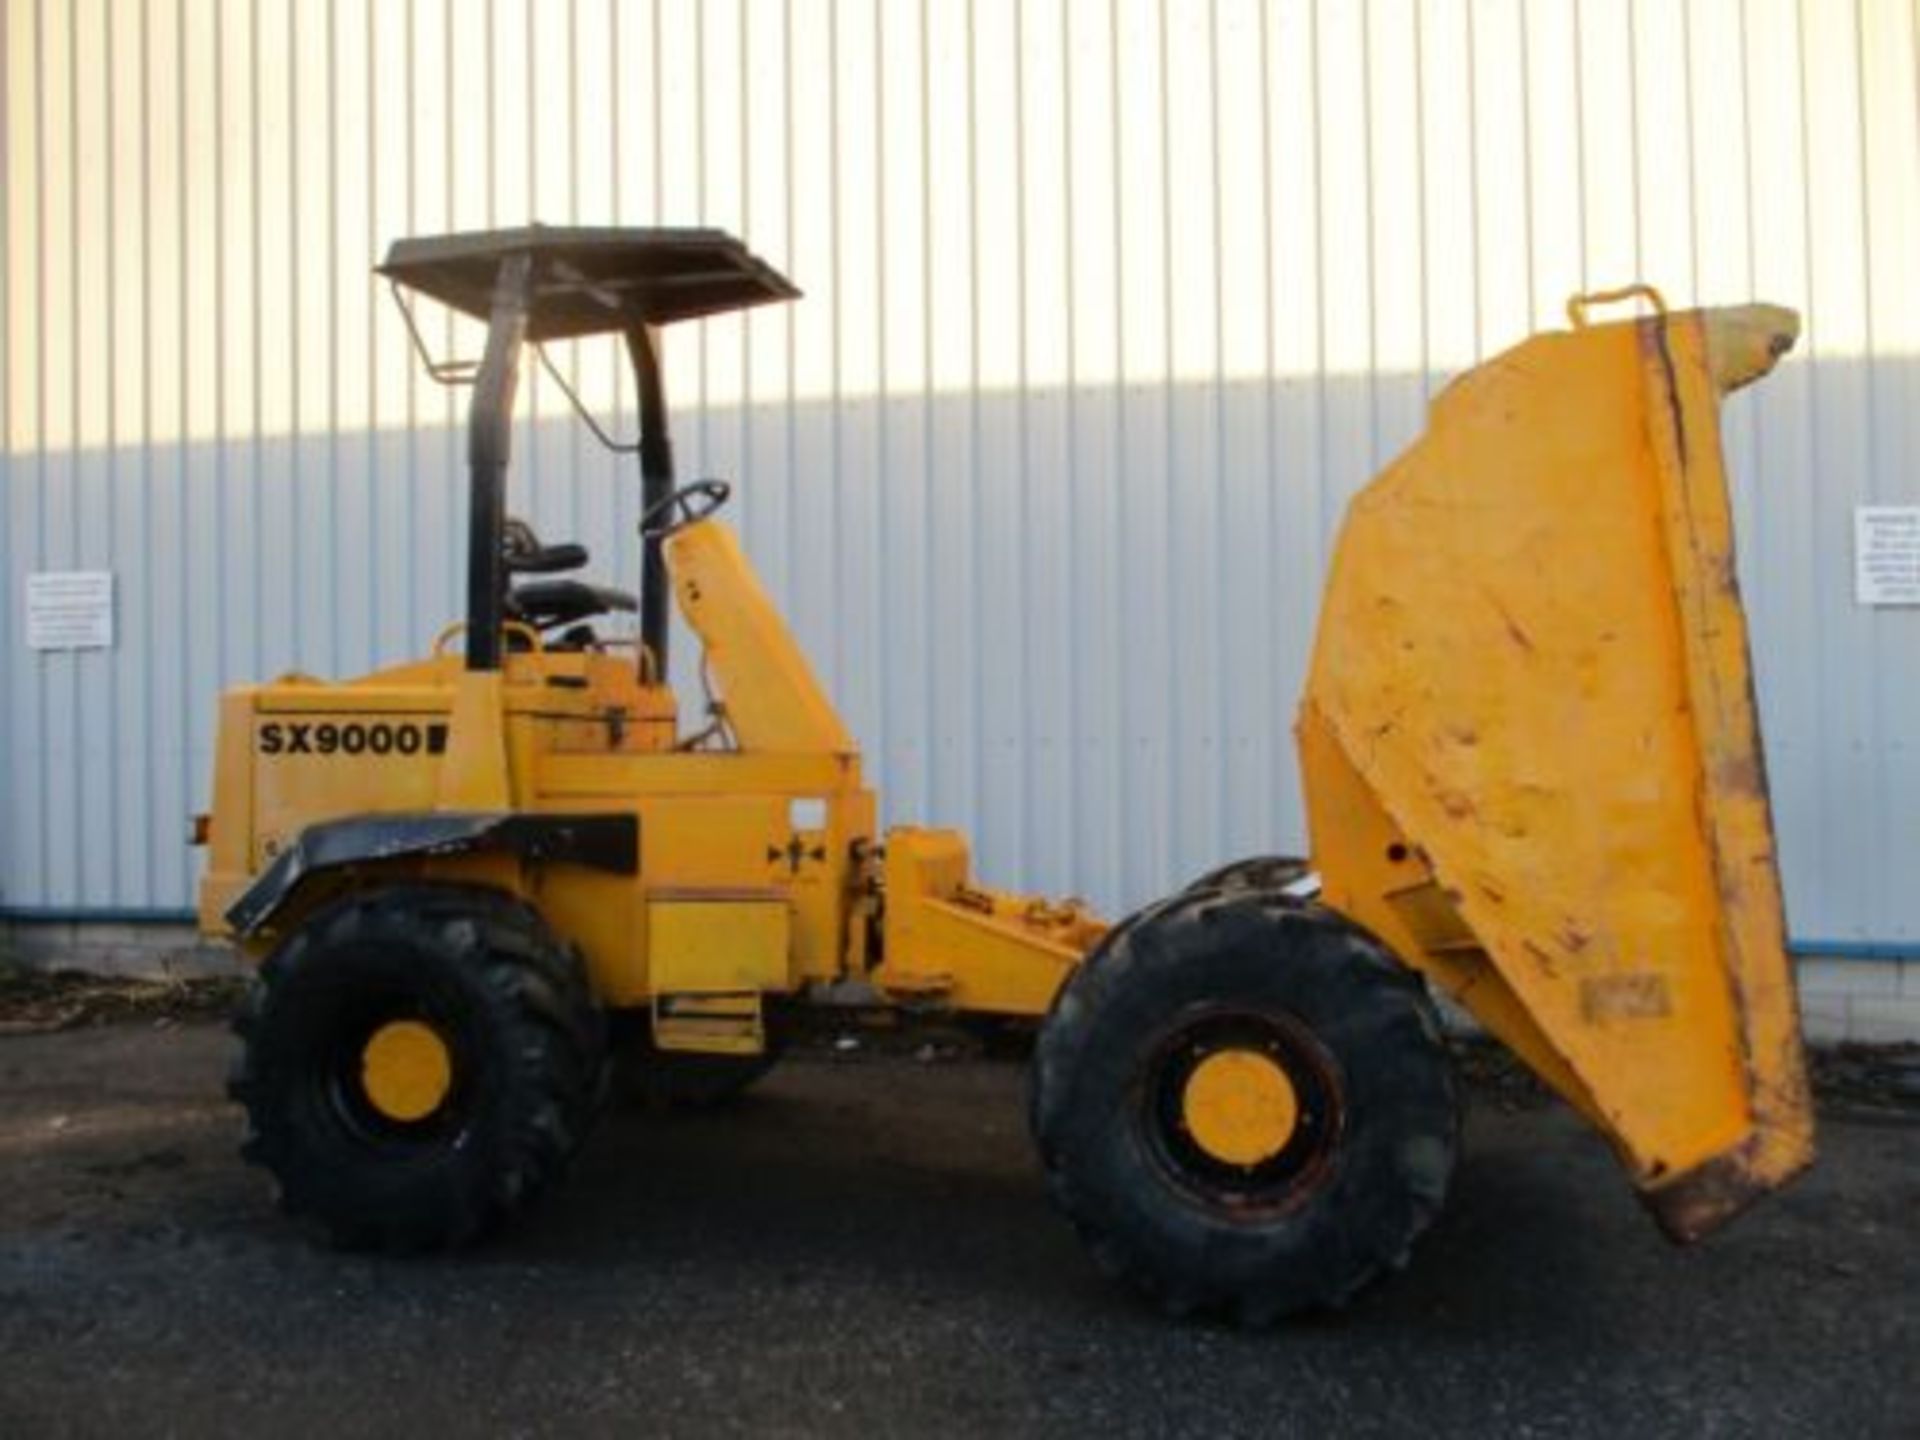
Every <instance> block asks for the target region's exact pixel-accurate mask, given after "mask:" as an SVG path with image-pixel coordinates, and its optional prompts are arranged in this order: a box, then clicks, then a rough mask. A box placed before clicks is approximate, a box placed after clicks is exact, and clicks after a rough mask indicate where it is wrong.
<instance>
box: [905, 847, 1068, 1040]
mask: <svg viewBox="0 0 1920 1440" xmlns="http://www.w3.org/2000/svg"><path fill="white" fill-rule="evenodd" d="M969 870H970V865H969V859H968V854H967V842H966V840H965V839H964V838H962V837H961V836H960V835H958V834H956V833H955V832H953V831H951V830H919V829H908V828H905V827H896V828H895V829H893V830H890V831H888V832H887V858H886V887H885V888H886V897H887V907H886V921H885V929H884V932H883V936H884V943H883V944H882V946H881V952H882V954H883V955H884V956H885V960H884V961H883V963H882V964H881V966H880V968H879V969H878V970H876V971H875V972H874V977H873V978H874V982H875V983H876V984H878V985H880V986H881V987H883V988H884V989H887V990H889V991H893V992H895V993H897V994H900V995H902V996H907V997H914V998H923V999H937V1000H940V1001H942V1002H944V1003H947V1004H951V1005H953V1006H956V1007H957V1008H959V1009H962V1010H981V1011H994V1012H1000V1013H1003V1014H1014V1015H1044V1014H1045V1013H1046V1011H1047V1007H1048V1006H1049V1005H1051V1004H1052V1003H1053V996H1054V992H1055V991H1057V990H1058V989H1059V988H1060V985H1061V984H1062V982H1064V981H1065V980H1066V978H1067V976H1068V974H1069V973H1071V972H1072V970H1073V967H1074V966H1075V965H1077V964H1078V963H1079V962H1080V959H1081V957H1082V956H1083V955H1085V954H1086V952H1087V951H1088V950H1090V949H1092V948H1093V946H1094V944H1095V943H1096V942H1097V941H1098V940H1099V938H1100V936H1101V935H1102V934H1104V933H1105V929H1106V927H1105V926H1104V925H1103V924H1102V923H1101V922H1100V921H1099V920H1098V919H1096V918H1095V917H1094V916H1092V915H1091V914H1089V913H1088V912H1087V911H1086V910H1085V909H1084V908H1083V907H1082V906H1081V905H1079V904H1078V903H1077V902H1075V901H1066V902H1064V903H1054V902H1051V901H1047V900H1042V899H1038V898H1036V897H1033V896H1027V895H1009V894H1005V893H1002V892H999V891H993V890H984V889H981V888H979V887H977V886H976V885H974V884H973V882H972V879H971V876H970V874H969Z"/></svg>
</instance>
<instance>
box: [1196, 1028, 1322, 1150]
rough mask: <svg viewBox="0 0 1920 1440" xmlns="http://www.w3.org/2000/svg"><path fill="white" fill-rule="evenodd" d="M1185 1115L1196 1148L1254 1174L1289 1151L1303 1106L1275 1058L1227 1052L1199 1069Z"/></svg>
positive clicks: (1259, 1054) (1205, 1062) (1222, 1052)
mask: <svg viewBox="0 0 1920 1440" xmlns="http://www.w3.org/2000/svg"><path fill="white" fill-rule="evenodd" d="M1180 1111H1181V1114H1180V1118H1181V1121H1182V1123H1183V1124H1184V1125H1185V1126H1186V1129H1187V1134H1188V1135H1189V1136H1191V1137H1192V1139H1193V1143H1194V1144H1196V1145H1198V1146H1199V1147H1200V1148H1201V1149H1202V1150H1204V1151H1205V1152H1206V1153H1207V1154H1208V1155H1209V1156H1211V1157H1212V1158H1213V1159H1215V1160H1218V1161H1221V1162H1222V1163H1224V1164H1227V1165H1239V1166H1242V1167H1245V1168H1249V1169H1250V1168H1252V1167H1253V1166H1255V1165H1258V1164H1260V1163H1261V1162H1262V1161H1265V1160H1271V1159H1272V1158H1273V1157H1274V1156H1275V1155H1278V1154H1279V1153H1280V1152H1281V1151H1282V1150H1284V1149H1286V1148H1287V1141H1289V1140H1290V1139H1292V1138H1293V1131H1294V1127H1295V1125H1297V1124H1298V1123H1299V1120H1300V1101H1299V1098H1298V1097H1297V1096H1296V1095H1295V1094H1294V1090H1293V1082H1292V1081H1291V1080H1289V1079H1288V1078H1287V1072H1286V1071H1285V1070H1283V1069H1281V1068H1280V1066H1279V1065H1278V1064H1276V1063H1275V1062H1274V1060H1273V1059H1272V1057H1270V1056H1268V1055H1265V1054H1263V1053H1262V1052H1260V1051H1258V1050H1222V1051H1219V1052H1218V1053H1216V1054H1213V1055H1209V1056H1207V1058H1206V1059H1204V1060H1202V1061H1201V1062H1200V1063H1199V1064H1198V1065H1196V1066H1194V1067H1193V1073H1192V1074H1190V1075H1189V1076H1187V1084H1186V1089H1185V1090H1184V1091H1183V1092H1182V1093H1181V1096H1180Z"/></svg>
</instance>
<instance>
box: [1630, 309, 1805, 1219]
mask: <svg viewBox="0 0 1920 1440" xmlns="http://www.w3.org/2000/svg"><path fill="white" fill-rule="evenodd" d="M1677 324H1685V325H1687V326H1688V327H1689V329H1690V330H1691V331H1692V333H1691V334H1687V335H1686V336H1684V343H1683V345H1682V347H1681V349H1682V351H1683V354H1682V355H1681V356H1680V357H1676V355H1675V353H1674V346H1673V343H1672V342H1673V339H1674V338H1675V337H1674V335H1673V331H1674V330H1675V328H1676V325H1677ZM1798 333H1799V317H1798V316H1796V315H1794V314H1793V313H1792V312H1791V311H1785V310H1780V309H1777V308H1775V307H1771V306H1752V307H1742V308H1741V309H1737V310H1723V311H1697V312H1693V313H1691V314H1688V315H1685V316H1672V317H1668V316H1658V317H1652V318H1649V319H1647V320H1644V321H1641V322H1640V339H1641V349H1642V354H1643V357H1644V360H1645V362H1646V374H1647V379H1648V384H1649V386H1650V388H1652V389H1654V390H1655V391H1656V392H1657V397H1658V398H1659V399H1660V400H1662V401H1664V403H1662V404H1656V405H1650V406H1649V409H1648V423H1649V429H1650V431H1651V432H1652V433H1651V435H1650V437H1649V438H1650V439H1651V441H1652V443H1653V448H1654V451H1655V453H1656V455H1658V456H1659V458H1660V461H1661V464H1662V468H1663V469H1665V470H1666V471H1667V472H1668V475H1667V478H1668V481H1669V485H1668V498H1669V501H1670V503H1671V504H1672V505H1673V506H1674V509H1675V513H1674V514H1672V515H1670V516H1669V524H1668V537H1669V545H1670V550H1671V552H1672V559H1673V563H1674V567H1675V575H1676V578H1677V579H1678V580H1679V582H1680V584H1679V586H1678V589H1679V591H1680V592H1681V593H1680V594H1679V595H1678V596H1677V597H1676V598H1677V599H1679V601H1680V603H1681V608H1682V610H1683V611H1684V612H1691V620H1692V623H1688V624H1683V626H1682V635H1683V643H1684V645H1685V647H1686V649H1687V651H1688V667H1687V668H1688V678H1689V685H1690V687H1691V689H1692V701H1693V709H1694V712H1695V716H1696V721H1697V723H1702V731H1701V734H1700V739H1701V748H1702V755H1701V758H1702V786H1701V794H1700V796H1699V805H1700V811H1701V816H1700V818H1701V824H1702V828H1703V830H1704V832H1705V835H1706V837H1707V840H1708V844H1709V846H1710V848H1711V851H1712V855H1713V864H1714V876H1715V883H1716V887H1717V889H1718V891H1719V895H1720V900H1721V925H1722V931H1721V950H1722V954H1723V955H1725V956H1726V958H1727V961H1728V964H1727V971H1726V978H1727V983H1728V986H1729V988H1730V989H1731V991H1732V993H1733V998H1734V1007H1733V1008H1734V1015H1735V1017H1736V1024H1737V1036H1736V1046H1737V1056H1738V1061H1739V1064H1740V1068H1741V1071H1742V1074H1743V1076H1744V1079H1745V1082H1746V1090H1747V1095H1748V1103H1749V1111H1750V1127H1749V1129H1748V1131H1747V1134H1746V1135H1745V1137H1744V1138H1743V1139H1742V1140H1741V1141H1740V1142H1739V1143H1737V1144H1735V1145H1733V1146H1731V1147H1730V1148H1728V1149H1726V1150H1724V1151H1722V1152H1721V1153H1719V1154H1718V1155H1715V1156H1713V1157H1712V1158H1710V1159H1708V1160H1706V1161H1704V1162H1702V1163H1700V1164H1697V1165H1695V1166H1693V1167H1691V1168H1690V1169H1688V1170H1686V1171H1685V1172H1683V1173H1681V1174H1679V1175H1675V1176H1672V1177H1669V1178H1663V1179H1659V1180H1655V1181H1652V1182H1651V1183H1647V1184H1643V1185H1642V1186H1641V1187H1640V1190H1639V1193H1640V1198H1641V1201H1642V1203H1643V1204H1645V1206H1646V1207H1647V1209H1648V1211H1649V1212H1650V1213H1651V1214H1652V1215H1653V1218H1654V1220H1655V1221H1656V1223H1658V1224H1659V1226H1660V1228H1661V1230H1662V1231H1663V1232H1664V1233H1665V1234H1666V1236H1667V1237H1668V1238H1669V1239H1670V1240H1672V1241H1674V1242H1675V1243H1676V1244H1683V1245H1684V1244H1690V1243H1692V1242H1694V1241H1696V1240H1699V1239H1701V1238H1703V1237H1705V1236H1707V1235H1709V1234H1711V1233H1713V1232H1714V1231H1715V1230H1718V1229H1719V1228H1721V1227H1722V1226H1723V1225H1725V1224H1727V1223H1728V1222H1729V1221H1731V1220H1732V1219H1734V1218H1735V1217H1736V1216H1738V1215H1740V1214H1741V1213H1743V1212H1744V1211H1745V1210H1747V1209H1748V1207H1750V1206H1751V1205H1752V1204H1753V1203H1754V1201H1756V1200H1758V1199H1760V1198H1761V1197H1763V1196H1765V1195H1768V1194H1771V1193H1772V1192H1774V1191H1775V1190H1778V1189H1779V1188H1781V1187H1782V1186H1784V1185H1786V1184H1788V1183H1790V1182H1791V1181H1792V1180H1794V1179H1795V1178H1796V1177H1798V1176H1800V1175H1802V1174H1804V1173H1805V1172H1806V1171H1807V1169H1808V1168H1809V1167H1810V1166H1811V1165H1812V1163H1813V1158H1814V1153H1813V1144H1812V1118H1811V1117H1812V1106H1811V1100H1810V1096H1809V1091H1808V1085H1807V1078H1806V1066H1805V1057H1804V1052H1803V1051H1802V1048H1801V1044H1800V1038H1799V1037H1800V1017H1799V1004H1798V995H1797V993H1796V990H1795V987H1794V983H1793V979H1792V972H1791V969H1790V968H1789V962H1788V959H1787V955H1786V945H1785V932H1786V926H1785V916H1784V911H1783V907H1782V905H1781V901H1780V892H1779V881H1778V876H1777V871H1776V870H1775V869H1774V868H1773V865H1774V860H1773V857H1774V854H1775V853H1776V852H1775V849H1774V841H1773V818H1772V801H1771V795H1770V792H1769V786H1768V778H1767V771H1766V762H1765V754H1764V751H1763V749H1762V747H1761V743H1760V731H1759V711H1758V706H1757V704H1756V698H1755V693H1754V686H1753V667H1752V658H1751V654H1750V651H1749V650H1748V647H1747V642H1746V633H1745V614H1744V611H1743V609H1742V607H1741V601H1740V593H1739V579H1738V575H1737V573H1736V570H1735V565H1734V558H1733V553H1732V531H1731V516H1730V514H1729V513H1728V512H1729V511H1730V508H1731V507H1730V502H1729V498H1728V495H1727V477H1726V475H1725V470H1724V462H1723V461H1722V459H1721V454H1720V448H1719V402H1720V399H1721V397H1722V396H1723V395H1724V394H1726V393H1727V392H1729V391H1731V390H1733V389H1736V388H1738V387H1740V386H1742V385H1745V384H1748V383H1751V382H1752V381H1753V380H1755V379H1758V378H1759V377H1760V376H1762V375H1764V374H1766V373H1767V372H1768V371H1769V370H1771V369H1772V368H1773V365H1774V363H1775V361H1776V360H1777V359H1778V358H1779V357H1780V356H1781V355H1782V354H1784V353H1785V352H1786V351H1787V350H1788V349H1789V348H1790V347H1791V346H1792V345H1793V343H1794V340H1795V339H1796V338H1797V336H1798ZM1689 409H1692V410H1693V411H1694V416H1695V421H1696V424H1695V426H1694V427H1692V433H1690V432H1689V426H1688V424H1687V414H1688V411H1689ZM1663 420H1664V421H1665V422H1666V423H1665V424H1663V423H1662V421H1663ZM1669 427H1670V428H1669ZM1702 440H1706V441H1708V442H1710V443H1708V444H1705V445H1702V444H1701V443H1700V442H1701V441H1702ZM1701 467H1704V468H1706V469H1708V470H1710V471H1713V472H1715V473H1711V474H1707V475H1700V474H1698V473H1696V471H1697V469H1698V468H1701ZM1702 503H1705V504H1708V505H1712V506H1714V507H1715V508H1716V509H1717V510H1718V512H1719V513H1718V514H1716V515H1715V516H1713V517H1711V518H1712V520H1713V521H1714V523H1712V524H1709V525H1707V526H1704V527H1703V526H1702V525H1701V520H1702V518H1703V517H1702V516H1701V514H1700V513H1699V509H1698V507H1699V506H1700V505H1701V504H1702ZM1703 532H1704V533H1703ZM1683 535H1684V537H1685V540H1684V543H1679V542H1681V537H1682V536H1683ZM1709 537H1710V538H1709ZM1722 625H1724V626H1726V627H1727V628H1728V630H1729V631H1730V632H1737V637H1738V639H1737V644H1738V649H1739V652H1740V658H1741V659H1742V660H1744V662H1745V664H1744V672H1743V673H1742V671H1741V667H1739V666H1732V667H1729V666H1728V665H1727V664H1726V663H1725V658H1724V656H1720V655H1717V654H1716V653H1715V647H1714V645H1713V644H1712V643H1711V642H1710V641H1709V640H1708V638H1707V637H1708V636H1712V635H1714V634H1715V633H1716V631H1717V630H1718V629H1719V627H1720V626H1722ZM1729 669H1732V670H1733V671H1734V672H1735V673H1732V674H1729V673H1728V671H1729ZM1741 808H1745V809H1746V810H1747V812H1748V814H1747V817H1746V818H1747V819H1749V820H1750V821H1751V822H1753V823H1754V824H1756V825H1757V827H1758V832H1757V834H1756V835H1755V836H1753V837H1752V838H1750V839H1749V840H1746V841H1743V840H1742V839H1741V838H1740V836H1739V834H1738V832H1737V831H1736V830H1735V828H1734V818H1733V817H1732V816H1731V815H1730V813H1729V812H1730V811H1732V810H1736V809H1741ZM1756 865H1758V866H1760V867H1763V868H1764V869H1765V875H1764V877H1763V878H1762V880H1761V881H1760V883H1759V884H1758V885H1757V886H1756V884H1755V882H1754V879H1753V872H1754V870H1755V868H1756ZM1762 951H1765V952H1766V953H1761V952H1762Z"/></svg>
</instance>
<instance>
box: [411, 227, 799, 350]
mask: <svg viewBox="0 0 1920 1440" xmlns="http://www.w3.org/2000/svg"><path fill="white" fill-rule="evenodd" d="M521 254H526V255H531V256H532V257H533V303H532V306H531V308H530V310H529V312H528V315H527V339H529V340H562V339H567V338H569V337H572V336H576V335H593V334H598V333H600V332H602V331H608V330H616V331H618V330H630V329H633V328H634V327H635V326H637V325H642V324H645V325H666V324H669V323H671V322H673V321H675V320H696V319H699V318H700V317H701V316H703V315H718V314H721V313H723V312H725V311H728V310H744V309H746V308H747V307H749V306H752V305H766V304H770V303H771V302H773V301H776V300H793V299H797V298H798V297H799V294H800V291H799V290H798V289H797V288H795V286H794V284H793V282H792V281H790V280H788V279H787V277H786V276H784V275H782V274H781V273H780V272H779V271H778V270H775V269H774V268H773V267H772V266H771V265H769V264H767V263H766V262H765V261H764V260H761V259H760V258H759V257H758V256H756V255H754V253H753V252H752V251H750V250H749V249H747V247H746V246H745V244H743V243H742V242H741V241H739V240H737V239H735V238H734V237H733V236H731V235H729V234H727V233H726V232H725V231H724V230H684V229H670V230H663V229H644V230H640V229H634V230H628V229H594V228H581V227H574V226H551V225H527V226H522V227H521V228H519V229H514V230H473V231H467V232H465V233H462V234H455V235H429V236H422V237H419V238H415V239H410V240H396V241H394V243H393V245H392V246H391V247H390V248H389V249H388V250H387V259H386V263H385V264H383V265H380V266H379V267H377V268H378V272H379V273H380V274H382V275H385V276H386V277H387V278H388V279H390V280H393V281H395V282H396V283H398V284H401V285H405V286H408V287H410V288H411V289H414V290H418V291H420V292H421V293H422V294H424V295H431V296H432V297H433V298H434V299H436V300H440V301H444V302H445V303H446V304H448V305H451V306H452V307H453V308H454V309H456V310H460V311H463V312H464V313H466V314H468V315H471V316H473V317H474V318H476V319H478V320H481V321H484V320H486V319H487V317H488V315H489V313H490V312H491V310H492V305H493V285H494V276H495V275H496V274H497V273H498V271H499V268H500V262H501V261H502V260H504V259H506V258H507V257H509V256H512V255H521Z"/></svg>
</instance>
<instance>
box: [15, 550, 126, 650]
mask: <svg viewBox="0 0 1920 1440" xmlns="http://www.w3.org/2000/svg"><path fill="white" fill-rule="evenodd" d="M112 646H113V572H112V571H111V570H42V571H39V572H38V573H36V574H32V575H29V576H27V647H28V648H29V649H32V650H107V649H111V648H112Z"/></svg>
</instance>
